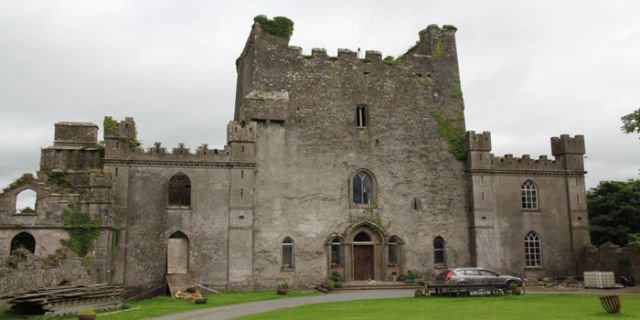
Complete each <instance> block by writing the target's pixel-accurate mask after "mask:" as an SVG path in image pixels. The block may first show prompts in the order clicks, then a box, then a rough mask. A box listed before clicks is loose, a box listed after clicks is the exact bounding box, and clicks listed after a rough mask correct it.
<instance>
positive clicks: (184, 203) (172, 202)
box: [167, 172, 193, 209]
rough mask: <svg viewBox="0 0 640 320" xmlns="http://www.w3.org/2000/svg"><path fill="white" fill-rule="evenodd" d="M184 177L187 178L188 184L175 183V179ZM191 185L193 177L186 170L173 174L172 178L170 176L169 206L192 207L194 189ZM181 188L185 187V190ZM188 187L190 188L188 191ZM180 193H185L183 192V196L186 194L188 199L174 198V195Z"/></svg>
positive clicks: (173, 207)
mask: <svg viewBox="0 0 640 320" xmlns="http://www.w3.org/2000/svg"><path fill="white" fill-rule="evenodd" d="M183 177H184V179H186V180H185V181H186V185H184V186H181V185H177V186H176V185H174V181H175V180H174V179H182V178H183ZM191 186H192V183H191V178H189V176H188V175H187V174H185V173H184V172H178V173H176V174H174V175H173V176H171V178H169V187H168V192H167V207H169V208H172V209H175V208H179V209H190V208H191V204H192V191H193V188H192V187H191ZM179 188H183V189H185V190H179ZM186 189H188V192H187V190H186ZM180 193H183V194H182V196H183V197H184V196H185V195H186V199H182V200H180V199H172V198H173V197H176V196H180ZM178 198H179V197H178Z"/></svg>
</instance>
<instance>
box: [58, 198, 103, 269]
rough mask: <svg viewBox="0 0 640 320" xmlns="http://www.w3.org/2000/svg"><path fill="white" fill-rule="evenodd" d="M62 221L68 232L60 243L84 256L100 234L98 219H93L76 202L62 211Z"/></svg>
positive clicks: (93, 245) (94, 244)
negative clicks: (67, 237) (67, 236)
mask: <svg viewBox="0 0 640 320" xmlns="http://www.w3.org/2000/svg"><path fill="white" fill-rule="evenodd" d="M62 221H63V223H64V228H65V229H66V230H67V233H69V239H62V240H60V243H61V244H62V245H63V246H65V247H67V248H69V249H71V250H72V251H73V252H75V253H76V254H77V255H78V256H79V257H85V256H86V255H87V253H89V252H90V251H91V250H93V248H95V246H96V238H97V237H98V234H100V221H99V220H93V219H92V218H91V216H90V215H89V214H88V213H85V212H83V211H82V208H81V207H80V205H79V204H77V203H74V204H73V205H71V206H69V208H68V209H65V210H64V211H62Z"/></svg>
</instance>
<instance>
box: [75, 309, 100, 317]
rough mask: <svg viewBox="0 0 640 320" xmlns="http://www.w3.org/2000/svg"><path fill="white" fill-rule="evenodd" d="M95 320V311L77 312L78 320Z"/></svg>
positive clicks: (84, 310)
mask: <svg viewBox="0 0 640 320" xmlns="http://www.w3.org/2000/svg"><path fill="white" fill-rule="evenodd" d="M95 319H96V311H95V310H93V309H91V308H87V309H82V310H80V311H79V312H78V320H95Z"/></svg>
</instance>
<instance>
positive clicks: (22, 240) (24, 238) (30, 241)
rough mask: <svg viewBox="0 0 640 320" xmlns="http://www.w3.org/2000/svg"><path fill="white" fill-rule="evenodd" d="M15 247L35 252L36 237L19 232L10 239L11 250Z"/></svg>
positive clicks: (15, 248)
mask: <svg viewBox="0 0 640 320" xmlns="http://www.w3.org/2000/svg"><path fill="white" fill-rule="evenodd" d="M17 249H26V250H28V251H29V252H31V253H36V239H35V238H34V237H33V236H32V235H31V234H30V233H28V232H20V233H18V234H17V235H16V236H15V237H13V239H11V252H13V251H15V250H17Z"/></svg>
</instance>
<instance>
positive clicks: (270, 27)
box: [253, 15, 293, 40]
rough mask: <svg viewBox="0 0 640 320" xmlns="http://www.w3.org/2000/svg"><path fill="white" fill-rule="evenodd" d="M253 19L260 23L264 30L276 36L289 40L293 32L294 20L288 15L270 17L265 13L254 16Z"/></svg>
mask: <svg viewBox="0 0 640 320" xmlns="http://www.w3.org/2000/svg"><path fill="white" fill-rule="evenodd" d="M253 21H254V22H257V23H259V24H260V27H261V28H262V31H264V32H266V33H268V34H270V35H274V36H276V37H280V38H284V39H287V40H288V39H290V38H291V35H292V34H293V21H291V19H289V18H287V17H273V19H269V18H267V16H265V15H258V16H255V17H254V18H253Z"/></svg>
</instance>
